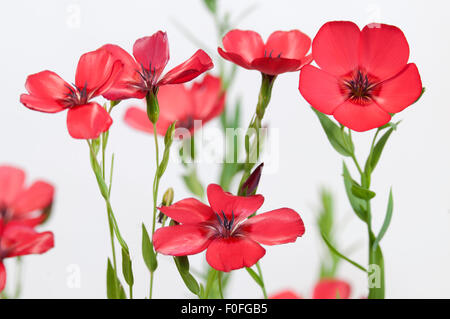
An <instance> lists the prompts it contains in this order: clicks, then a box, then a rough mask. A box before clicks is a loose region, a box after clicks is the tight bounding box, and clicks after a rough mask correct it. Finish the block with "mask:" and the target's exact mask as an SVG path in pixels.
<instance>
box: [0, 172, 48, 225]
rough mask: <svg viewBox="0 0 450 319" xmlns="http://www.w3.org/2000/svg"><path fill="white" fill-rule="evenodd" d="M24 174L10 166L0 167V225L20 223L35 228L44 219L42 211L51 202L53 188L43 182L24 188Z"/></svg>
mask: <svg viewBox="0 0 450 319" xmlns="http://www.w3.org/2000/svg"><path fill="white" fill-rule="evenodd" d="M24 181H25V173H24V172H23V171H22V170H21V169H18V168H15V167H11V166H0V223H1V222H4V223H7V222H9V221H20V222H21V223H22V224H27V225H28V226H36V225H38V224H40V223H41V222H42V221H43V220H44V219H45V218H46V216H45V214H44V210H45V209H46V208H47V207H49V206H50V205H51V203H52V201H53V193H54V188H53V186H52V185H50V184H48V183H46V182H44V181H36V182H34V183H33V184H32V185H31V186H29V187H25V186H24Z"/></svg>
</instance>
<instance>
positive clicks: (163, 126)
mask: <svg viewBox="0 0 450 319" xmlns="http://www.w3.org/2000/svg"><path fill="white" fill-rule="evenodd" d="M123 119H124V121H125V123H127V124H128V125H129V126H131V127H132V128H134V129H136V130H138V131H141V132H145V133H150V134H153V124H152V122H150V120H149V119H148V115H147V112H146V111H144V110H142V109H141V108H138V107H136V106H131V107H129V108H128V109H127V110H126V112H125V116H124V118H123ZM170 124H172V122H169V121H166V120H165V119H164V118H163V117H162V116H161V117H160V118H159V119H158V122H157V124H156V132H157V134H158V135H161V136H164V135H165V134H166V131H167V129H168V128H169V126H170Z"/></svg>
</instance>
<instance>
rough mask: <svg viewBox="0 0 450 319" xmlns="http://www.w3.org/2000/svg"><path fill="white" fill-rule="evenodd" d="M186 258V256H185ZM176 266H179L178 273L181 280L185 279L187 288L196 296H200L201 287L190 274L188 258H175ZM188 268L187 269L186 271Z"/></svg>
mask: <svg viewBox="0 0 450 319" xmlns="http://www.w3.org/2000/svg"><path fill="white" fill-rule="evenodd" d="M184 257H186V256H184ZM174 260H175V265H176V266H177V269H178V272H179V273H180V276H181V278H182V279H183V282H184V284H185V285H186V287H187V288H188V289H189V290H190V291H191V292H192V293H193V294H195V295H197V296H199V294H200V286H199V284H198V282H197V280H196V279H195V278H194V276H192V275H191V273H190V272H189V261H188V260H187V257H186V258H185V259H183V258H180V257H174ZM186 267H187V269H186Z"/></svg>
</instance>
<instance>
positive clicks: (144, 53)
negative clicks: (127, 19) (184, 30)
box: [133, 31, 169, 79]
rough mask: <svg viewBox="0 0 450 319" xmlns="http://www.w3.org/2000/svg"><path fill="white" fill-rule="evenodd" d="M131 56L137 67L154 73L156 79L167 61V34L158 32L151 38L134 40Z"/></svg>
mask: <svg viewBox="0 0 450 319" xmlns="http://www.w3.org/2000/svg"><path fill="white" fill-rule="evenodd" d="M133 55H134V58H135V59H136V61H137V62H138V64H139V65H141V66H142V67H143V68H144V69H146V70H150V71H152V72H155V77H156V79H158V78H159V76H160V75H161V73H162V71H163V70H164V68H165V67H166V64H167V62H168V61H169V41H168V40H167V34H166V33H165V32H162V31H158V32H156V33H154V34H153V35H152V36H149V37H144V38H140V39H138V40H136V42H135V43H134V46H133Z"/></svg>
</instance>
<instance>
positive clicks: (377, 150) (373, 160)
mask: <svg viewBox="0 0 450 319" xmlns="http://www.w3.org/2000/svg"><path fill="white" fill-rule="evenodd" d="M393 131H394V127H391V128H390V129H389V130H387V131H386V133H384V134H383V136H382V137H381V138H380V139H379V140H378V142H377V143H376V144H375V146H374V148H373V151H372V154H371V156H369V158H368V159H367V163H368V164H366V167H365V171H366V172H368V173H369V174H370V173H371V172H373V170H374V169H375V167H376V166H377V164H378V161H379V160H380V157H381V153H382V152H383V149H384V146H385V145H386V142H387V140H388V139H389V137H390V136H391V134H392V132H393Z"/></svg>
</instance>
